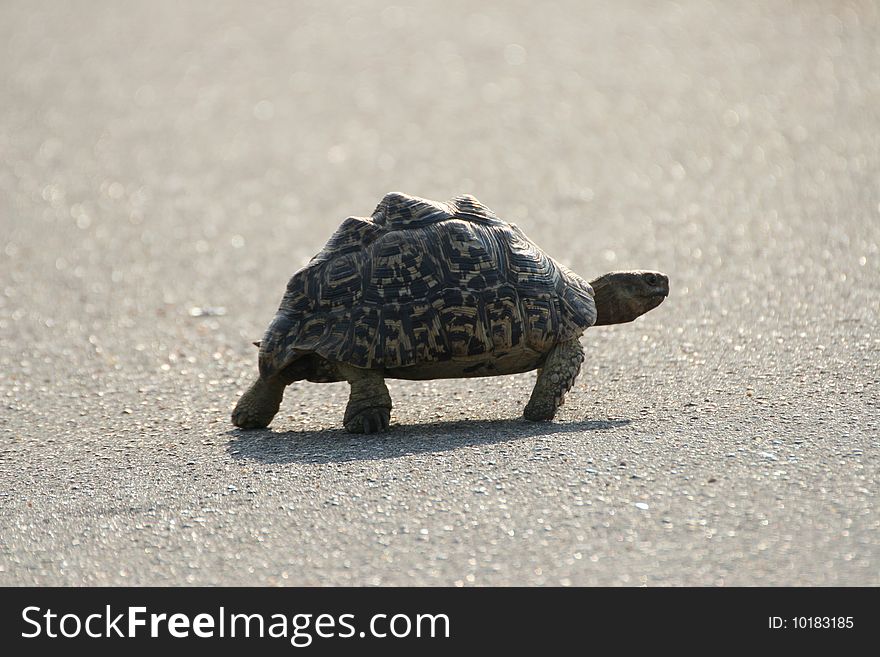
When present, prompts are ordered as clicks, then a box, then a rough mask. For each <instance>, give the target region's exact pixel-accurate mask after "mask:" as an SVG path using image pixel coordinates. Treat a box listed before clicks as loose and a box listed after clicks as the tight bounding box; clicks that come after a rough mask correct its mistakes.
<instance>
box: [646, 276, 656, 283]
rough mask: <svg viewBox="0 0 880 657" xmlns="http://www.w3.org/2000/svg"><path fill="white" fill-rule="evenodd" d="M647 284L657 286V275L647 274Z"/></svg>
mask: <svg viewBox="0 0 880 657" xmlns="http://www.w3.org/2000/svg"><path fill="white" fill-rule="evenodd" d="M645 282H646V283H647V284H648V285H657V276H656V275H655V274H645Z"/></svg>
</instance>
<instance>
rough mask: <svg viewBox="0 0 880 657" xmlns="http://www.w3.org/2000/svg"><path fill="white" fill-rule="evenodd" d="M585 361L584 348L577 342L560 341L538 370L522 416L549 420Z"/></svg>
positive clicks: (530, 418)
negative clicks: (536, 378)
mask: <svg viewBox="0 0 880 657" xmlns="http://www.w3.org/2000/svg"><path fill="white" fill-rule="evenodd" d="M582 362H584V349H583V347H581V343H580V342H578V340H569V341H568V342H561V343H559V344H558V345H556V346H555V347H553V349H552V350H551V351H550V353H549V354H548V355H547V359H546V360H545V361H544V365H543V366H542V367H541V369H540V370H539V371H538V380H537V381H536V382H535V388H534V390H532V396H531V398H530V399H529V403H528V404H526V408H525V411H524V412H523V416H524V417H525V418H526V419H527V420H536V421H537V420H552V419H553V416H554V415H556V409H558V408H559V407H560V406H561V405H562V402H563V400H564V398H565V393H567V392H568V391H569V390H570V389H571V386H572V385H573V384H574V380H575V379H576V378H577V375H578V372H580V370H581V363H582Z"/></svg>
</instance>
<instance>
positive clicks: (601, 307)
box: [590, 274, 621, 326]
mask: <svg viewBox="0 0 880 657" xmlns="http://www.w3.org/2000/svg"><path fill="white" fill-rule="evenodd" d="M590 286H591V287H592V288H593V300H594V301H595V302H596V323H595V324H593V326H607V325H608V324H620V323H621V322H620V320H617V319H615V317H616V316H617V306H618V303H617V298H616V295H615V294H614V285H613V284H612V283H611V281H610V280H609V274H604V275H602V276H599V277H598V278H595V279H593V280H592V281H590Z"/></svg>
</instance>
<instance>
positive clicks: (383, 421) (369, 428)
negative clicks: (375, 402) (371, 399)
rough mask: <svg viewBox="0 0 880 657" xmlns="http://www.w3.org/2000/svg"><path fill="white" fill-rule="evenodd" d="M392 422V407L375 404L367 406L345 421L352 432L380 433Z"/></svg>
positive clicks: (348, 429) (346, 427) (347, 428)
mask: <svg viewBox="0 0 880 657" xmlns="http://www.w3.org/2000/svg"><path fill="white" fill-rule="evenodd" d="M390 423H391V409H390V408H382V407H377V406H374V407H372V408H365V409H364V410H362V411H361V412H360V413H358V414H357V415H355V416H354V417H352V418H349V420H348V421H347V422H346V423H345V429H346V430H347V431H349V432H351V433H378V432H380V431H386V430H387V429H388V425H389V424H390Z"/></svg>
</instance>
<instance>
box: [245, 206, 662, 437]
mask: <svg viewBox="0 0 880 657" xmlns="http://www.w3.org/2000/svg"><path fill="white" fill-rule="evenodd" d="M668 294H669V279H668V278H667V277H666V276H665V275H664V274H661V273H659V272H654V271H641V270H639V271H617V272H611V273H608V274H605V275H603V276H599V277H598V278H596V279H595V280H592V281H590V282H589V283H588V282H587V281H585V280H584V279H582V278H581V277H580V276H578V275H577V274H575V273H574V272H572V271H570V270H569V269H568V268H566V267H565V266H563V265H561V264H560V263H558V262H556V261H555V260H554V259H553V258H551V257H550V256H548V255H547V254H546V253H544V252H543V251H542V250H541V249H540V248H539V247H538V246H536V245H535V243H534V242H532V241H531V240H530V239H529V238H528V237H526V235H525V234H524V233H523V232H522V230H520V229H519V228H518V227H517V226H516V225H515V224H512V223H507V222H506V221H503V220H502V219H500V218H499V217H498V216H497V215H496V214H495V213H494V212H493V211H492V210H490V209H489V208H487V207H486V206H484V205H483V204H482V203H480V202H479V201H478V200H477V199H476V198H474V197H473V196H468V195H466V196H458V197H456V198H453V199H452V200H450V201H448V202H446V203H439V202H435V201H429V200H426V199H422V198H418V197H415V196H409V195H407V194H402V193H399V192H394V193H390V194H386V195H385V197H384V198H383V199H382V201H381V202H380V203H379V205H378V206H377V207H376V210H375V211H374V212H373V214H372V216H371V217H366V218H365V217H349V218H348V219H346V220H345V221H343V222H342V224H341V225H340V226H339V228H338V229H337V230H336V232H335V233H334V234H333V236H332V237H331V238H330V240H329V241H328V242H327V244H326V245H325V246H324V248H323V249H322V250H321V252H320V253H318V254H317V255H316V256H315V257H314V258H312V259H311V261H310V262H309V263H308V264H307V265H306V266H305V267H303V268H302V269H300V270H299V271H297V272H296V273H295V274H294V275H293V277H292V278H291V279H290V282H289V283H288V284H287V291H286V293H285V295H284V297H283V299H282V301H281V305H280V307H279V308H278V312H277V314H276V315H275V318H274V319H273V320H272V323H271V324H270V325H269V328H268V329H267V331H266V333H265V336H264V338H263V339H262V340H261V341H260V342H255V343H254V344H255V345H257V346H258V347H259V350H260V355H259V376H258V377H257V379H256V380H255V381H254V383H253V384H252V385H251V386H250V388H249V389H248V390H247V391H246V392H245V393H244V394H243V395H242V397H241V399H240V400H239V401H238V404H237V405H236V407H235V410H234V411H233V413H232V422H233V423H234V424H235V425H236V426H238V427H241V428H245V429H248V428H264V427H266V426H268V425H269V423H270V422H271V421H272V418H273V417H274V416H275V414H276V413H277V412H278V409H279V407H280V405H281V400H282V396H283V394H284V389H285V387H286V386H287V385H289V384H290V383H292V382H294V381H301V380H307V381H312V382H316V383H329V382H336V381H348V383H349V384H351V395H350V398H349V401H348V405H347V407H346V409H345V415H344V417H343V424H344V426H345V428H346V429H347V430H348V431H350V432H356V433H373V432H377V431H384V430H385V429H387V428H388V426H389V422H390V417H391V397H390V395H389V394H388V388H387V387H386V386H385V379H386V378H392V379H410V380H420V379H421V380H424V379H445V378H457V377H477V376H497V375H503V374H516V373H519V372H527V371H530V370H534V369H537V370H538V377H537V381H536V383H535V387H534V390H533V391H532V395H531V398H530V399H529V402H528V404H527V405H526V407H525V411H524V413H523V415H524V416H525V418H526V419H528V420H536V421H538V420H551V419H553V417H554V415H555V414H556V411H557V409H558V407H559V406H560V405H561V404H562V402H563V399H564V397H565V394H566V393H567V392H568V391H569V389H570V388H571V386H572V384H573V383H574V380H575V377H576V376H577V375H578V372H579V370H580V367H581V363H582V362H583V360H584V352H583V348H582V347H581V344H580V342H579V337H580V335H581V334H582V333H583V332H584V330H586V329H587V328H589V327H590V326H598V325H604V324H620V323H624V322H630V321H632V320H634V319H635V318H636V317H638V316H640V315H642V314H644V313H646V312H647V311H649V310H651V309H652V308H655V307H657V306H658V305H660V303H661V302H662V301H663V300H664V298H665V297H666V296H667V295H668Z"/></svg>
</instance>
